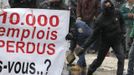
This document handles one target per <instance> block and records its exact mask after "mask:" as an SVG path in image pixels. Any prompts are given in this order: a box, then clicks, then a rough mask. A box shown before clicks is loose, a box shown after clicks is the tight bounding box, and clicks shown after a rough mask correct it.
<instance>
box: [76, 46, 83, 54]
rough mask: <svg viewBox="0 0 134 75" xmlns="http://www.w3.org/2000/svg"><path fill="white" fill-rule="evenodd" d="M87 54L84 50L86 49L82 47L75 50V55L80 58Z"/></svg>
mask: <svg viewBox="0 0 134 75" xmlns="http://www.w3.org/2000/svg"><path fill="white" fill-rule="evenodd" d="M84 52H85V50H84V48H82V47H77V48H75V54H76V55H77V56H80V55H81V54H83V53H84Z"/></svg>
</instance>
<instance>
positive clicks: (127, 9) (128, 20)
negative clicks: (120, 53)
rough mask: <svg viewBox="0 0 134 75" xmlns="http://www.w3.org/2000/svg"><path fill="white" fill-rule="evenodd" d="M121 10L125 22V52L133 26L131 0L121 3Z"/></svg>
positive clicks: (129, 42) (127, 48)
mask: <svg viewBox="0 0 134 75" xmlns="http://www.w3.org/2000/svg"><path fill="white" fill-rule="evenodd" d="M121 12H122V14H123V17H124V19H125V24H126V30H127V32H126V50H127V54H128V52H129V50H130V47H131V44H132V41H133V40H132V39H131V38H130V36H129V35H130V33H131V31H132V28H133V19H132V18H133V15H132V14H133V13H134V6H133V0H127V3H125V4H123V5H122V7H121Z"/></svg>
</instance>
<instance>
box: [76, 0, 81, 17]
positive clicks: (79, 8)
mask: <svg viewBox="0 0 134 75" xmlns="http://www.w3.org/2000/svg"><path fill="white" fill-rule="evenodd" d="M81 1H82V0H78V1H77V12H76V13H77V17H81V8H82V5H81V4H82V2H81Z"/></svg>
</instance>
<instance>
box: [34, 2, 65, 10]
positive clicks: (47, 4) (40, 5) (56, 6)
mask: <svg viewBox="0 0 134 75" xmlns="http://www.w3.org/2000/svg"><path fill="white" fill-rule="evenodd" d="M36 5H37V8H42V9H65V8H66V6H65V5H64V4H63V2H62V0H37V1H36Z"/></svg>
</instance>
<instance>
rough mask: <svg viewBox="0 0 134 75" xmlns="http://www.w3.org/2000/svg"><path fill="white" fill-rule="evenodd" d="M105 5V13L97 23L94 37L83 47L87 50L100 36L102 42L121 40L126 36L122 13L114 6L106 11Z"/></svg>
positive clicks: (99, 17)
mask: <svg viewBox="0 0 134 75" xmlns="http://www.w3.org/2000/svg"><path fill="white" fill-rule="evenodd" d="M107 1H110V0H107ZM110 2H111V1H110ZM111 3H112V2H111ZM103 4H104V3H102V8H103V12H102V13H101V14H100V15H99V16H98V17H97V19H96V21H95V26H94V31H93V35H92V36H91V37H90V38H88V39H87V40H86V42H85V43H84V45H83V46H82V47H83V48H87V47H88V46H89V45H91V44H92V43H93V42H94V41H95V40H96V39H97V38H98V37H99V36H101V41H103V40H105V41H110V40H114V39H117V38H118V39H121V37H122V35H123V34H125V25H124V20H123V17H122V15H121V13H120V12H119V11H118V10H115V9H114V5H113V4H112V7H111V8H110V9H109V10H107V9H105V7H104V5H103Z"/></svg>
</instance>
